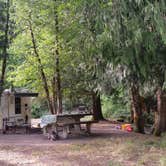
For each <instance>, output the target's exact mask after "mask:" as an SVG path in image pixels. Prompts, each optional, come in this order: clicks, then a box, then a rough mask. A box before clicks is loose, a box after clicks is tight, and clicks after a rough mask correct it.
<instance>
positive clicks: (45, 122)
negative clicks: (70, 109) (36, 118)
mask: <svg viewBox="0 0 166 166" xmlns="http://www.w3.org/2000/svg"><path fill="white" fill-rule="evenodd" d="M87 116H92V114H91V113H70V114H58V115H45V116H43V117H42V119H41V123H40V126H41V128H43V134H44V135H47V136H48V138H49V139H51V140H56V139H57V138H59V136H60V133H61V137H62V138H65V139H66V138H68V136H69V134H72V133H79V134H80V133H87V134H88V135H89V134H90V133H91V124H92V123H96V122H97V121H94V120H81V118H83V117H87ZM82 124H84V125H85V130H83V129H82V128H81V125H82Z"/></svg>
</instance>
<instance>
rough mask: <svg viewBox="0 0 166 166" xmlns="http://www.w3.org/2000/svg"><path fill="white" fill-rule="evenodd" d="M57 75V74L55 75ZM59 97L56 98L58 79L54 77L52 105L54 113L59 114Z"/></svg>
mask: <svg viewBox="0 0 166 166" xmlns="http://www.w3.org/2000/svg"><path fill="white" fill-rule="evenodd" d="M54 75H55V74H54ZM56 103H57V96H56V78H55V76H54V77H53V80H52V105H53V109H54V113H55V114H57V105H56Z"/></svg>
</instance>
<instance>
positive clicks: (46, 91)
mask: <svg viewBox="0 0 166 166" xmlns="http://www.w3.org/2000/svg"><path fill="white" fill-rule="evenodd" d="M29 30H30V33H31V40H32V45H33V50H34V54H35V56H36V58H37V61H38V66H39V72H40V75H41V78H42V82H43V87H44V90H45V93H46V97H47V101H48V107H49V110H50V112H51V114H54V109H53V106H52V101H51V97H50V92H49V88H48V83H47V79H46V75H45V72H44V69H43V66H42V62H41V58H40V55H39V53H38V50H37V45H36V41H35V35H34V31H33V28H32V23H31V16H30V17H29Z"/></svg>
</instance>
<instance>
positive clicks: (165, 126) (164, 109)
mask: <svg viewBox="0 0 166 166" xmlns="http://www.w3.org/2000/svg"><path fill="white" fill-rule="evenodd" d="M156 96H157V111H156V112H155V123H154V135H156V136H160V135H161V133H162V132H165V131H166V96H165V95H164V93H163V92H162V88H161V87H158V89H157V93H156Z"/></svg>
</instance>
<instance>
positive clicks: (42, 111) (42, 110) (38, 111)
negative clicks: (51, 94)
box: [31, 104, 48, 118]
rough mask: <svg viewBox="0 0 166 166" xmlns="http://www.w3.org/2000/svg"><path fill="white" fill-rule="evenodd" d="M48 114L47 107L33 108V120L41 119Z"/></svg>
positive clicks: (36, 106) (37, 106)
mask: <svg viewBox="0 0 166 166" xmlns="http://www.w3.org/2000/svg"><path fill="white" fill-rule="evenodd" d="M47 113H48V109H47V108H46V107H45V106H42V105H39V104H34V105H33V106H32V112H31V115H32V118H40V117H41V116H43V115H45V114H47Z"/></svg>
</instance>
